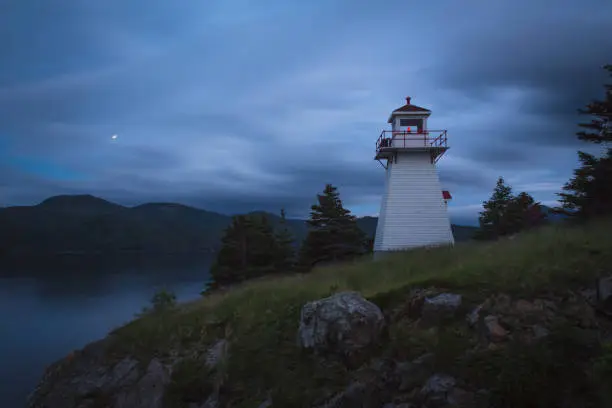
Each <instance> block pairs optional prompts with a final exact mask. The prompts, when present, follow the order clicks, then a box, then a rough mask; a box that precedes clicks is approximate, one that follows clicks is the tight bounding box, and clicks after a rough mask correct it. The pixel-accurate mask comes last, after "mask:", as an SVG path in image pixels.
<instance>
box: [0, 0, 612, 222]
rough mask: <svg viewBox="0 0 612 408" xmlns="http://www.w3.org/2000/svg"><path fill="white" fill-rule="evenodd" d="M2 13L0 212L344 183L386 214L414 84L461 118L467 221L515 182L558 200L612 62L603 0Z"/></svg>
mask: <svg viewBox="0 0 612 408" xmlns="http://www.w3.org/2000/svg"><path fill="white" fill-rule="evenodd" d="M2 7H3V12H2V13H0V27H2V29H1V30H2V31H1V32H2V33H3V34H4V35H2V36H0V55H2V59H3V64H2V66H0V192H1V196H0V197H1V200H2V202H0V205H19V204H33V203H36V202H38V201H40V200H42V199H44V198H46V197H47V196H49V195H54V194H66V193H68V194H70V193H92V194H96V195H99V196H102V197H104V198H107V199H110V200H113V201H116V202H119V203H122V204H128V205H130V204H138V203H141V202H145V201H179V202H182V203H186V204H191V205H196V206H199V207H203V208H206V209H210V210H216V211H222V212H226V213H235V212H242V211H247V210H254V209H264V210H273V211H275V210H277V209H278V208H279V207H280V206H284V207H286V208H287V209H288V212H289V213H290V214H291V215H293V216H303V215H305V214H307V212H308V209H309V206H310V204H311V203H312V201H313V197H314V195H315V194H316V193H317V191H320V190H321V189H322V188H323V186H324V184H325V183H328V182H329V183H334V184H335V185H338V186H339V188H340V192H341V194H342V196H343V198H344V201H345V202H346V203H347V205H348V206H349V207H350V208H352V209H353V210H354V212H356V213H357V214H359V215H367V214H375V213H376V212H377V211H378V205H379V200H380V194H381V191H382V184H383V171H382V169H380V167H379V166H378V164H377V163H376V162H375V161H373V159H372V157H373V150H374V142H375V140H376V138H377V136H378V134H379V133H380V130H381V129H382V128H384V127H386V118H387V116H388V114H389V112H390V111H391V110H393V109H395V108H396V107H398V106H400V105H401V104H402V102H403V97H404V96H406V95H411V96H413V97H414V103H416V104H418V105H421V106H425V107H428V108H430V109H431V110H432V111H433V114H432V117H431V120H430V127H431V128H446V129H449V143H450V144H451V149H450V151H449V152H448V154H447V155H446V156H445V157H444V158H443V159H442V160H441V161H440V162H439V168H440V176H441V180H442V182H443V184H444V187H445V188H447V189H449V190H451V191H452V193H453V197H454V201H453V204H452V206H451V212H452V214H453V216H454V218H455V221H456V222H457V221H458V222H469V221H473V220H474V217H475V215H476V213H477V211H478V205H479V204H480V203H481V202H482V201H483V200H485V199H486V198H487V197H488V195H489V194H490V191H491V189H492V188H493V186H494V184H495V179H496V178H497V177H498V176H500V175H503V176H505V177H506V178H507V180H508V181H509V182H510V183H511V184H512V185H513V186H514V187H515V189H517V190H526V191H528V192H529V193H531V194H533V195H534V196H535V198H536V199H538V200H542V201H544V202H547V203H550V202H552V201H554V200H555V193H556V192H558V191H559V189H560V187H561V185H562V184H563V183H564V182H565V181H566V180H567V179H568V178H569V176H570V175H571V171H572V168H573V167H575V165H576V154H575V151H576V149H577V148H580V147H581V146H580V145H579V144H578V142H577V140H576V138H575V136H574V133H575V132H576V130H577V128H576V123H577V122H578V121H579V120H580V118H579V117H578V116H577V114H576V110H577V109H578V108H580V107H582V106H583V105H584V104H585V103H587V102H588V101H589V100H590V99H592V98H594V97H598V96H599V95H601V93H602V90H603V88H602V86H601V85H602V84H603V82H604V79H605V78H604V77H603V71H602V70H601V65H603V64H604V63H609V62H612V61H611V60H610V58H612V37H611V36H609V35H608V34H609V32H608V31H609V21H610V16H611V15H612V3H610V2H608V1H603V0H585V1H583V2H580V4H579V3H576V2H573V1H566V0H563V1H557V2H554V4H553V3H552V2H546V1H542V2H536V3H533V2H527V1H518V2H517V1H514V2H509V1H507V2H506V1H504V2H489V3H483V2H481V1H475V0H474V1H473V0H467V1H463V2H460V3H457V2H429V3H427V4H420V5H418V6H415V5H411V4H410V3H407V2H402V1H391V2H388V4H385V7H382V6H381V5H380V4H377V3H376V2H368V1H363V0H360V1H357V2H349V1H348V0H345V1H313V2H300V3H298V2H284V1H280V0H278V1H264V2H263V3H261V2H257V5H255V3H253V2H247V1H237V0H236V1H235V0H223V1H212V0H211V1H207V2H201V1H195V0H194V1H183V2H180V5H179V4H175V3H172V2H162V1H153V2H151V1H147V2H145V1H136V2H130V5H129V6H126V5H125V3H124V2H120V1H118V0H113V1H106V2H103V3H95V2H69V1H62V0H56V1H49V2H46V3H45V6H41V7H38V8H35V7H33V6H30V5H28V4H27V2H17V3H14V4H12V5H10V6H7V5H4V6H2ZM526 10H529V12H528V13H527V12H526ZM32 27H36V28H37V29H36V30H32ZM113 134H118V135H119V137H118V138H117V139H116V140H112V139H111V135H113Z"/></svg>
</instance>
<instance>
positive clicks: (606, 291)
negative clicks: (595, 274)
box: [597, 276, 612, 303]
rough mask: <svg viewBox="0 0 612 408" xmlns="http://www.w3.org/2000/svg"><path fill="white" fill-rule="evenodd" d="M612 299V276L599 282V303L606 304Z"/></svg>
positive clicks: (600, 279)
mask: <svg viewBox="0 0 612 408" xmlns="http://www.w3.org/2000/svg"><path fill="white" fill-rule="evenodd" d="M610 298H612V276H608V277H605V278H599V279H598V280H597V302H598V303H604V302H606V301H607V300H609V299H610Z"/></svg>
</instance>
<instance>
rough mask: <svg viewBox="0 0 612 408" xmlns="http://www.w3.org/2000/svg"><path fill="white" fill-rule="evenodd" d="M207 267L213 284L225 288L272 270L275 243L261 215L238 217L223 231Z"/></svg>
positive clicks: (267, 223) (269, 227) (272, 234)
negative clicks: (209, 269)
mask: <svg viewBox="0 0 612 408" xmlns="http://www.w3.org/2000/svg"><path fill="white" fill-rule="evenodd" d="M221 242H222V247H221V250H220V251H219V252H218V254H217V259H216V261H215V263H214V264H213V266H212V267H211V275H212V277H213V279H214V285H212V286H213V287H215V286H219V285H227V284H231V283H236V282H240V281H243V280H246V279H251V278H255V277H258V276H261V275H264V274H266V273H270V272H273V271H274V270H275V260H276V258H275V257H276V249H277V247H276V240H275V236H274V230H273V228H272V226H271V225H270V223H269V221H268V219H267V217H266V216H265V215H238V216H235V217H233V218H232V223H231V224H230V226H229V227H228V228H227V229H226V230H225V234H224V236H223V238H222V240H221Z"/></svg>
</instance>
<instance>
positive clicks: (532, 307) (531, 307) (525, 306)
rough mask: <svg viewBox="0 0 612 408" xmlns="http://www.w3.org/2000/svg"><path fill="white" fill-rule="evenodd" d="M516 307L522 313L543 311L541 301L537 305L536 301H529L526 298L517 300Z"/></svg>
mask: <svg viewBox="0 0 612 408" xmlns="http://www.w3.org/2000/svg"><path fill="white" fill-rule="evenodd" d="M514 309H515V310H516V311H517V312H519V313H522V314H529V313H538V312H542V311H543V308H542V304H541V303H538V305H536V304H535V303H532V302H529V301H527V300H524V299H519V300H517V301H516V303H515V304H514Z"/></svg>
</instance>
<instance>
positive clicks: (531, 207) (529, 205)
mask: <svg viewBox="0 0 612 408" xmlns="http://www.w3.org/2000/svg"><path fill="white" fill-rule="evenodd" d="M504 219H505V221H504V226H505V228H506V230H505V231H504V232H505V234H506V235H507V234H516V233H517V232H520V231H524V230H527V229H530V228H533V227H537V226H539V225H542V224H544V223H545V222H546V214H545V213H544V212H543V211H542V206H541V204H540V203H538V202H536V201H535V200H534V199H533V197H532V196H530V195H529V194H527V193H526V192H521V193H520V194H519V195H517V196H516V197H513V198H512V200H510V202H509V203H508V206H507V207H506V213H505V214H504Z"/></svg>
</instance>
